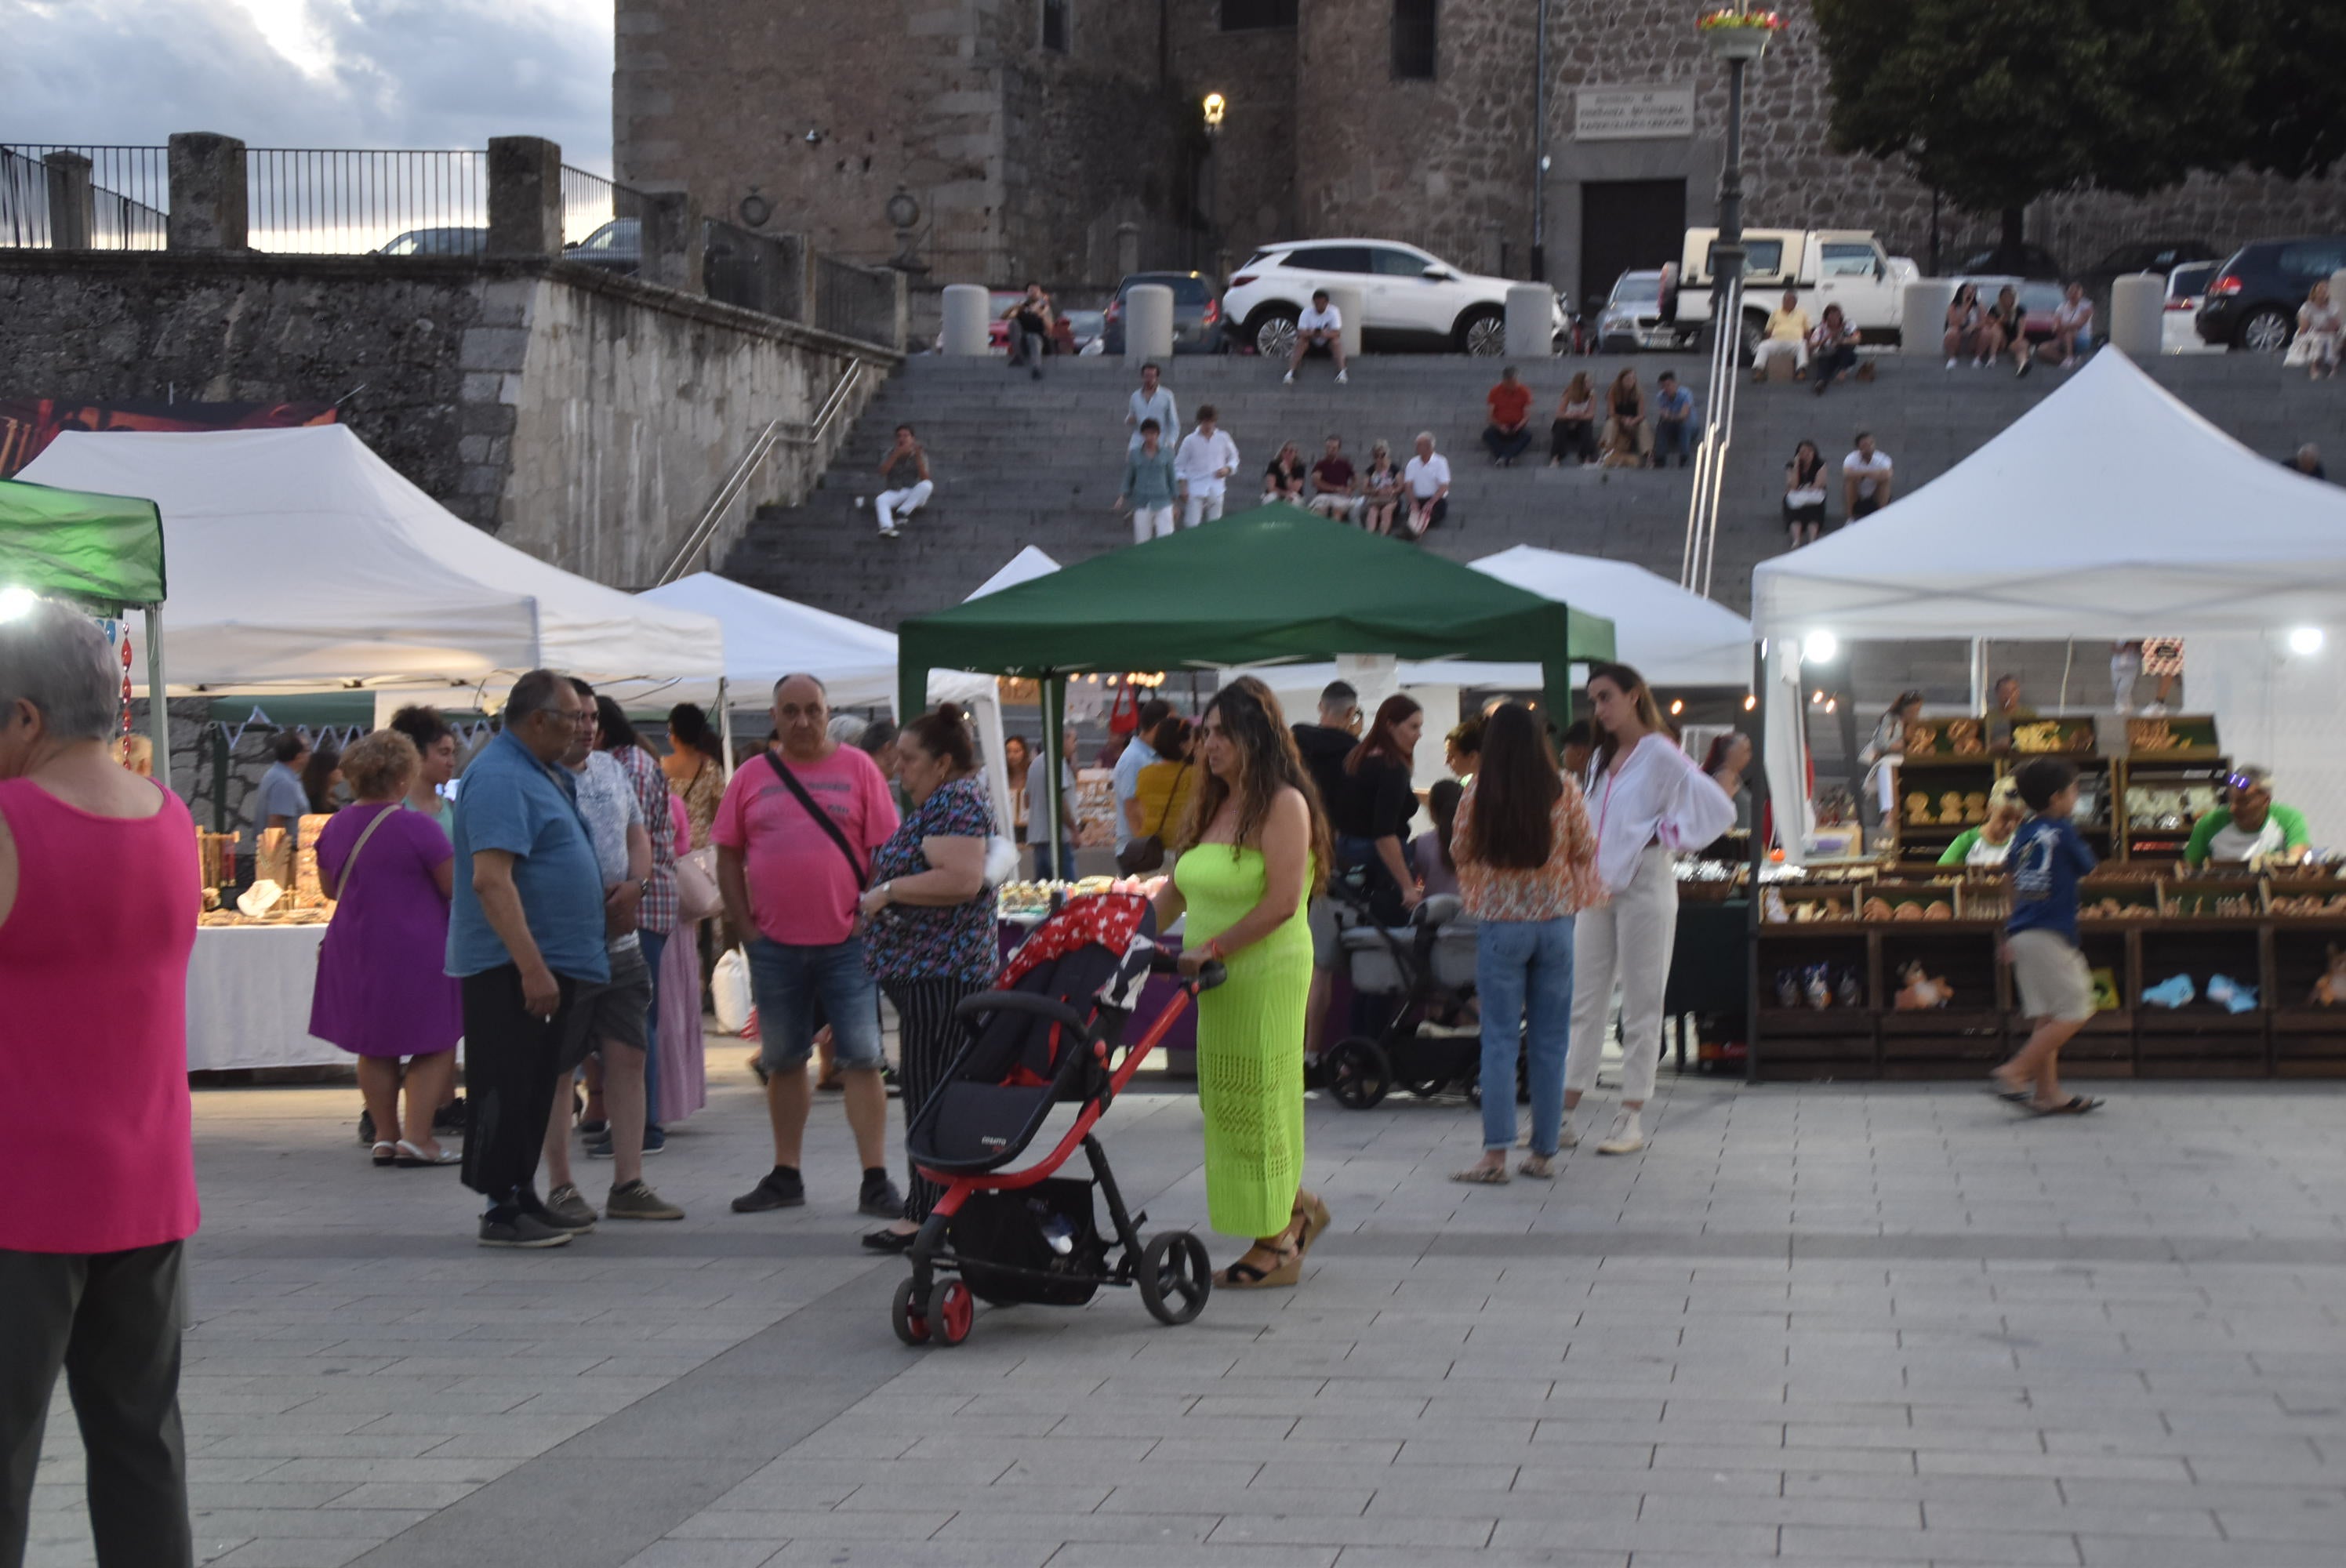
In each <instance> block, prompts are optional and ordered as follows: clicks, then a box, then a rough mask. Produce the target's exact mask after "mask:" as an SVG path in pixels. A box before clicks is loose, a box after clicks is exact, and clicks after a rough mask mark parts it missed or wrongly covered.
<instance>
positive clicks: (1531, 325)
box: [1507, 283, 1556, 360]
mask: <svg viewBox="0 0 2346 1568" xmlns="http://www.w3.org/2000/svg"><path fill="white" fill-rule="evenodd" d="M1555 352H1556V290H1553V289H1551V288H1549V287H1548V286H1547V285H1546V284H1545V283H1517V284H1515V285H1514V286H1513V287H1511V288H1510V289H1508V290H1507V358H1509V359H1511V360H1544V359H1546V358H1547V357H1548V356H1550V355H1551V354H1553V353H1555Z"/></svg>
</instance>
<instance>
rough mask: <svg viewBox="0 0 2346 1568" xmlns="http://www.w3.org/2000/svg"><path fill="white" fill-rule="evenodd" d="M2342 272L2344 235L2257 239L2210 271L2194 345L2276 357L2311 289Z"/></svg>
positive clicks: (2285, 345) (2290, 335) (2345, 250)
mask: <svg viewBox="0 0 2346 1568" xmlns="http://www.w3.org/2000/svg"><path fill="white" fill-rule="evenodd" d="M2341 267H2346V235H2340V234H2329V235H2313V236H2310V237H2308V238H2306V239H2259V240H2256V241H2254V242H2253V243H2251V244H2248V245H2243V246H2241V247H2240V248H2239V249H2238V250H2235V251H2233V252H2232V254H2231V256H2230V257H2229V259H2228V260H2226V261H2225V262H2224V264H2223V265H2222V266H2221V267H2219V268H2218V269H2217V270H2216V276H2215V278H2214V279H2213V280H2211V281H2210V282H2209V283H2208V297H2207V300H2206V301H2205V302H2204V303H2202V304H2201V305H2200V307H2199V341H2201V342H2203V343H2214V344H2217V345H2219V346H2220V347H2223V348H2228V349H2247V350H2249V351H2252V352H2256V353H2264V354H2277V353H2279V352H2280V351H2282V350H2283V349H2286V348H2288V347H2289V341H2290V339H2291V338H2294V337H2295V336H2297V308H2298V307H2299V306H2300V305H2302V304H2304V303H2305V296H2306V294H2307V293H2308V292H2309V291H2310V290H2311V289H2312V288H2313V286H2314V284H2316V283H2318V282H2320V281H2321V280H2323V279H2325V278H2327V277H2329V276H2330V275H2331V273H2332V272H2335V271H2337V270H2339V269H2340V268H2341Z"/></svg>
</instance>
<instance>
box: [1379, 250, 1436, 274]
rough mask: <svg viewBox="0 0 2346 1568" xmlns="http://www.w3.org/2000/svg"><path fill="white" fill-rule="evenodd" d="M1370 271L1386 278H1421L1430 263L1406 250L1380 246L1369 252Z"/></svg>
mask: <svg viewBox="0 0 2346 1568" xmlns="http://www.w3.org/2000/svg"><path fill="white" fill-rule="evenodd" d="M1369 261H1370V264H1371V267H1372V270H1374V271H1375V272H1377V273H1378V274H1379V275H1380V276H1382V277H1386V278H1423V277H1424V276H1425V270H1426V268H1427V267H1429V266H1431V265H1432V263H1431V262H1429V261H1427V260H1425V258H1424V257H1423V256H1418V255H1415V254H1413V253H1412V252H1410V251H1407V250H1395V249H1391V248H1390V247H1387V246H1382V245H1380V246H1379V247H1377V248H1376V249H1373V250H1372V251H1370V252H1369Z"/></svg>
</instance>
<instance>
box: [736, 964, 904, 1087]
mask: <svg viewBox="0 0 2346 1568" xmlns="http://www.w3.org/2000/svg"><path fill="white" fill-rule="evenodd" d="M749 952H750V997H751V999H752V1000H753V1001H755V1002H756V1003H757V1004H758V1059H759V1061H760V1062H761V1063H762V1064H764V1066H765V1069H766V1071H767V1072H769V1073H772V1074H780V1073H798V1072H803V1071H805V1070H806V1060H807V1058H808V1057H809V1056H810V1055H812V1054H814V1032H815V1004H816V1003H818V1002H820V1003H821V1006H822V1013H823V1019H824V1021H825V1022H827V1023H829V1024H830V1025H831V1055H832V1058H833V1059H834V1060H835V1061H837V1062H838V1064H839V1065H840V1068H841V1071H845V1070H847V1069H850V1068H857V1067H862V1068H872V1069H875V1070H876V1069H878V1068H881V1067H884V1066H886V1065H887V1064H888V1058H887V1055H886V1054H885V1053H884V1052H883V1051H882V1048H881V1044H880V988H879V987H878V986H877V985H875V984H873V983H872V972H871V971H870V970H868V969H866V968H864V966H863V941H862V938H861V937H852V936H851V937H849V938H848V939H847V940H846V941H845V942H832V943H831V944H830V945H829V946H828V947H785V946H783V945H782V944H781V943H780V942H773V941H770V940H769V939H768V938H766V937H762V936H760V937H755V938H752V939H751V941H750V947H749Z"/></svg>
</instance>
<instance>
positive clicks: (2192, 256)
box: [2077, 239, 2224, 295]
mask: <svg viewBox="0 0 2346 1568" xmlns="http://www.w3.org/2000/svg"><path fill="white" fill-rule="evenodd" d="M2223 259H2224V253H2223V252H2222V251H2220V250H2219V249H2216V248H2215V247H2214V246H2213V245H2210V244H2208V241H2206V240H2205V239H2137V240H2135V241H2133V242H2131V243H2129V244H2126V245H2120V246H2118V247H2117V248H2116V249H2112V250H2111V251H2110V253H2109V254H2108V255H2106V256H2105V257H2103V258H2102V259H2101V260H2098V261H2096V262H2095V263H2094V264H2093V265H2092V266H2090V267H2088V268H2086V270H2084V271H2083V272H2080V273H2079V274H2077V280H2078V281H2079V282H2081V283H2083V284H2085V286H2086V292H2087V293H2089V294H2095V295H2102V294H2107V293H2108V292H2109V291H2110V280H2112V279H2114V278H2123V277H2125V276H2126V275H2127V273H2129V272H2157V273H2159V274H2161V275H2164V274H2166V273H2168V272H2172V271H2174V270H2176V269H2177V268H2178V267H2180V266H2182V265H2183V264H2184V263H2185V262H2187V261H2220V260H2223Z"/></svg>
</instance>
